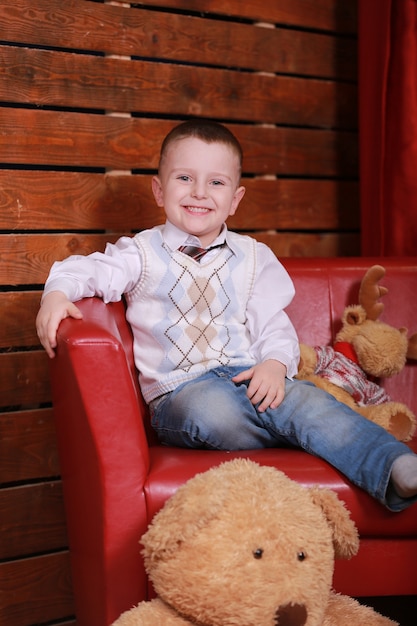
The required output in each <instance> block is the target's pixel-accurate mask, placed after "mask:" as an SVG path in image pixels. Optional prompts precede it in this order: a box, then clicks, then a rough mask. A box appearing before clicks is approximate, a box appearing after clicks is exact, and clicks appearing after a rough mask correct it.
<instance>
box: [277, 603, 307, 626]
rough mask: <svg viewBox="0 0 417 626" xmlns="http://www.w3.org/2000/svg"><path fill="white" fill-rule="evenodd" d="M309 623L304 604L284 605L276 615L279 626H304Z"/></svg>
mask: <svg viewBox="0 0 417 626" xmlns="http://www.w3.org/2000/svg"><path fill="white" fill-rule="evenodd" d="M306 621H307V609H306V607H305V606H304V604H284V605H283V606H280V607H279V609H278V610H277V612H276V613H275V623H276V625H277V626H303V625H304V624H305V623H306Z"/></svg>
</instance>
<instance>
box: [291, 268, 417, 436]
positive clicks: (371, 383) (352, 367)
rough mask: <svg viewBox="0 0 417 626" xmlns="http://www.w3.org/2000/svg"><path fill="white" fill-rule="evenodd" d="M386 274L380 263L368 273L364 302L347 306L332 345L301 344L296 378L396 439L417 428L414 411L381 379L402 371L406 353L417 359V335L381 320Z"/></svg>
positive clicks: (361, 295) (363, 285) (361, 297)
mask: <svg viewBox="0 0 417 626" xmlns="http://www.w3.org/2000/svg"><path fill="white" fill-rule="evenodd" d="M384 275H385V269H384V268H383V267H382V266H380V265H374V266H372V267H371V268H370V269H369V270H368V271H367V272H366V274H365V276H364V278H363V280H362V282H361V286H360V290H359V304H358V305H353V306H349V307H347V308H346V309H345V310H344V313H343V316H342V328H341V330H340V331H339V333H338V334H337V335H336V342H335V344H334V346H333V347H331V346H315V347H314V348H313V347H311V346H307V345H305V344H301V345H300V348H301V360H300V366H299V372H298V376H297V378H300V379H304V380H310V381H311V382H313V383H314V384H315V385H317V386H318V387H321V388H322V389H325V390H326V391H328V392H329V393H331V394H332V395H333V396H335V397H336V398H337V399H338V400H339V401H341V402H344V403H345V404H347V405H348V406H350V407H351V408H353V409H354V410H356V411H357V412H358V413H360V414H361V415H363V416H364V417H366V418H368V419H369V420H371V421H373V422H376V423H377V424H379V425H380V426H382V427H383V428H385V429H386V430H388V431H389V432H391V433H392V434H393V435H394V436H395V437H396V438H397V439H400V440H402V441H408V440H409V439H411V437H412V436H413V434H414V432H415V429H416V419H415V416H414V414H413V413H412V411H411V410H410V409H409V408H408V407H407V406H405V405H404V404H401V403H400V402H394V401H393V400H392V399H391V398H390V396H389V395H388V394H387V393H386V391H385V390H384V389H383V387H381V386H380V385H379V384H378V383H377V382H376V381H377V379H381V378H388V377H390V376H394V375H395V374H398V373H399V372H400V371H401V370H402V368H403V367H404V365H405V362H406V359H407V358H412V359H416V358H417V334H414V335H413V336H412V337H410V339H407V329H405V328H400V329H397V328H393V327H392V326H389V325H388V324H385V323H384V322H381V321H379V319H378V318H379V316H380V315H381V313H382V311H383V308H384V306H383V304H382V303H381V302H379V298H380V297H382V296H384V295H385V294H386V293H387V292H388V290H387V288H386V287H383V286H381V285H379V281H380V280H381V279H382V278H383V276H384Z"/></svg>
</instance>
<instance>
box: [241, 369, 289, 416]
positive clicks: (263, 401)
mask: <svg viewBox="0 0 417 626" xmlns="http://www.w3.org/2000/svg"><path fill="white" fill-rule="evenodd" d="M286 373H287V368H286V367H285V365H284V364H283V363H281V362H280V361H275V360H274V359H268V360H267V361H263V362H262V363H258V364H257V365H254V366H253V367H251V368H250V369H248V370H245V371H244V372H241V373H240V374H238V375H237V376H234V377H233V378H232V381H233V382H234V383H241V382H243V381H245V380H250V383H249V386H248V391H247V394H248V397H249V398H250V401H251V402H252V404H258V402H260V405H259V406H258V411H260V412H261V413H263V411H265V410H266V409H268V408H271V409H276V408H277V406H279V405H280V404H281V402H282V401H283V399H284V395H285V376H286Z"/></svg>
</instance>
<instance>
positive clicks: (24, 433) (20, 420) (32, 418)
mask: <svg viewBox="0 0 417 626" xmlns="http://www.w3.org/2000/svg"><path fill="white" fill-rule="evenodd" d="M0 433H1V435H0V459H1V466H0V483H3V484H5V483H11V482H22V481H29V480H34V479H40V478H52V477H56V476H58V475H59V473H60V469H59V460H58V451H57V446H56V433H55V424H54V419H53V413H52V409H51V408H46V409H33V410H30V411H15V412H13V413H9V412H6V413H1V414H0Z"/></svg>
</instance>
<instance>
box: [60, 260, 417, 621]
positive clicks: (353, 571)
mask: <svg viewBox="0 0 417 626" xmlns="http://www.w3.org/2000/svg"><path fill="white" fill-rule="evenodd" d="M375 262H377V261H376V259H366V258H345V259H342V258H334V259H303V258H294V259H292V258H291V259H284V260H283V263H284V265H285V266H286V267H287V269H288V271H289V273H290V275H291V276H292V278H293V280H294V283H295V287H296V296H295V298H294V301H293V302H292V304H291V306H290V307H289V309H288V312H289V314H290V316H291V318H292V320H293V322H294V324H295V327H296V329H297V331H298V333H299V337H300V340H301V341H303V342H305V343H309V344H311V345H314V344H328V343H331V342H332V340H333V339H334V335H335V333H336V331H337V330H338V328H339V325H340V316H341V313H342V311H343V309H344V307H345V306H346V305H347V304H355V303H357V290H358V286H359V282H360V280H361V278H362V276H363V274H364V272H365V271H366V269H367V268H368V267H369V266H370V265H372V264H373V263H375ZM378 262H379V263H381V264H383V265H384V266H385V267H386V269H387V274H386V277H385V278H384V280H383V284H385V285H386V286H387V287H388V288H389V294H388V295H387V296H385V298H384V304H385V311H384V314H383V316H382V319H383V320H385V321H387V322H388V323H390V324H392V325H395V326H406V327H408V328H409V331H410V332H416V331H417V315H416V310H417V309H416V300H415V298H416V297H417V258H411V259H410V258H407V259H395V258H386V259H379V260H378ZM271 288H273V286H272V285H271ZM80 308H81V309H82V311H83V314H84V319H83V320H82V321H75V320H71V319H67V320H65V321H64V322H63V323H62V324H61V326H60V329H59V334H58V348H57V355H56V358H55V359H53V360H52V361H51V380H52V390H53V398H54V407H55V416H56V426H57V434H58V445H59V451H60V460H61V468H62V479H63V488H64V498H65V505H66V511H67V525H68V536H69V544H70V555H71V564H72V575H73V585H74V594H75V606H76V613H77V624H78V626H107V625H108V624H111V622H112V621H113V620H114V619H116V618H117V617H118V616H119V614H120V613H121V612H122V611H124V610H126V609H128V608H130V607H131V606H133V605H134V604H136V603H137V602H138V601H140V600H143V599H145V598H147V597H150V595H152V590H151V589H150V588H149V584H148V581H147V578H146V574H145V572H144V569H143V565H142V560H141V556H140V544H139V540H140V537H141V535H142V533H143V532H144V531H145V530H146V528H147V526H148V524H149V522H150V521H151V520H152V517H153V516H154V514H155V513H156V512H157V511H158V510H159V508H160V507H161V506H162V505H163V503H164V502H165V501H166V499H167V498H169V497H170V496H171V495H172V494H173V493H174V492H175V490H176V489H177V488H178V486H179V485H181V484H182V483H184V482H185V481H186V480H187V479H188V478H190V477H192V476H193V475H194V474H196V473H197V472H202V471H205V470H207V469H209V468H210V467H212V466H213V465H217V464H219V463H221V462H223V461H226V460H229V459H232V458H234V457H236V456H244V457H248V458H251V459H254V460H255V461H257V462H259V463H261V464H266V465H272V466H275V467H277V468H278V469H280V470H282V471H284V472H285V473H286V474H288V476H290V477H291V478H293V479H294V480H297V481H299V482H301V483H303V484H305V485H312V484H321V485H323V486H327V487H329V488H331V489H334V490H335V491H336V492H337V493H338V495H339V496H340V498H341V499H342V500H344V501H345V502H346V504H347V506H348V508H349V509H350V511H351V514H352V517H353V519H354V520H355V522H356V524H357V527H358V529H359V532H360V536H361V547H360V551H359V554H358V555H357V556H356V557H354V558H353V559H351V560H350V561H338V562H336V568H335V576H334V587H335V589H336V590H337V591H340V592H343V593H346V594H349V595H352V596H381V595H407V594H417V576H416V575H415V573H416V568H417V505H416V506H414V507H411V508H409V509H407V510H406V511H403V512H401V513H390V512H389V511H388V510H386V509H385V508H384V507H382V506H381V505H380V504H378V503H377V502H375V501H374V500H372V499H371V498H370V497H369V496H368V495H367V494H365V493H364V492H362V491H360V490H359V489H357V488H356V487H353V486H352V485H351V484H350V483H349V482H348V481H347V480H346V479H345V478H344V477H343V476H342V475H341V474H340V473H339V472H337V471H336V470H334V469H333V468H332V467H330V466H329V465H328V464H327V463H326V462H324V461H322V460H320V459H318V458H314V457H312V456H310V455H308V454H306V453H304V452H302V451H294V450H279V449H278V450H271V449H268V450H257V451H242V452H234V453H228V452H214V451H200V450H198V451H196V450H183V449H175V448H168V447H162V446H159V445H158V444H157V442H156V441H155V439H154V437H153V435H152V432H150V429H149V426H148V414H147V410H146V407H145V405H144V403H143V400H142V398H141V395H140V391H139V389H138V384H137V377H136V372H135V367H134V364H133V360H132V338H131V333H130V328H129V327H128V325H127V323H126V320H125V310H124V304H123V303H122V302H120V303H116V304H109V305H105V304H103V302H102V301H101V300H99V299H97V298H90V299H86V300H84V301H82V302H80ZM385 386H386V388H387V389H388V391H389V392H390V393H391V394H392V396H393V397H394V398H395V399H397V400H400V401H403V402H405V403H406V404H408V406H410V408H411V409H412V410H413V411H414V412H415V413H417V364H416V363H411V362H410V363H407V365H406V367H405V369H404V370H403V371H402V372H401V374H400V375H398V376H397V377H395V378H394V379H391V380H389V381H386V383H385ZM416 443H417V440H413V442H411V444H410V445H411V447H412V448H413V449H414V450H416V451H417V445H416Z"/></svg>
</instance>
